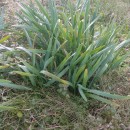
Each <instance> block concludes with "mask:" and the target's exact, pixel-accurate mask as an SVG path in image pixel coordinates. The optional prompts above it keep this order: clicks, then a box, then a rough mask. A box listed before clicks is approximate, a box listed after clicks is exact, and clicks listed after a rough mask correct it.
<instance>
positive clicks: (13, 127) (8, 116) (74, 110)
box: [0, 0, 130, 130]
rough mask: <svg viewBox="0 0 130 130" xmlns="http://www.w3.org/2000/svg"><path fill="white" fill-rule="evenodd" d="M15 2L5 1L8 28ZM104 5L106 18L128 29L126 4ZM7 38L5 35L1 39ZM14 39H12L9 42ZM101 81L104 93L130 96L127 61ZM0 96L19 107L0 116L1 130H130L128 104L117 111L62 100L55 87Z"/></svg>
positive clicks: (118, 1)
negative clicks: (113, 18)
mask: <svg viewBox="0 0 130 130" xmlns="http://www.w3.org/2000/svg"><path fill="white" fill-rule="evenodd" d="M23 1H25V2H26V0H23ZM17 2H18V0H16V1H15V0H6V2H5V1H4V4H5V7H6V17H5V21H6V22H7V23H10V25H11V24H15V23H17V19H16V16H15V12H16V11H17V12H18V11H19V7H18V6H17ZM104 2H106V3H107V4H105V3H103V5H104V6H103V10H104V11H103V12H104V13H105V14H110V15H115V16H116V18H117V22H119V21H120V20H122V19H125V20H126V21H127V22H126V23H128V26H129V22H130V2H129V0H115V1H113V0H108V1H104ZM2 5H3V4H2ZM11 28H12V27H11ZM6 34H7V32H6V33H4V34H3V35H6ZM16 39H17V38H15V36H12V39H11V40H10V42H14V41H16ZM101 81H102V82H101V86H102V89H103V90H105V91H109V92H115V93H118V94H122V95H126V94H129V95H130V58H128V59H126V61H125V63H124V64H123V65H122V67H120V68H119V69H117V70H114V71H113V72H110V73H109V74H107V75H106V76H104V77H103V78H102V80H101ZM0 94H1V97H0V102H1V103H4V102H5V101H6V102H7V103H9V104H11V105H14V106H17V107H18V109H17V110H12V111H4V112H1V113H0V129H1V130H25V129H28V130H43V129H45V130H130V101H117V103H118V104H119V105H120V106H119V107H110V106H109V105H106V104H102V103H99V102H97V101H92V100H91V102H88V103H86V102H84V101H83V100H82V99H80V98H79V97H75V96H73V95H72V94H70V98H65V97H64V96H63V95H60V94H59V93H58V92H57V90H55V89H54V87H52V89H43V90H40V91H37V92H29V93H28V92H17V91H13V90H10V89H5V88H3V89H1V90H0ZM9 99H11V101H10V100H9Z"/></svg>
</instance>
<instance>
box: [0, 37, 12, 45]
mask: <svg viewBox="0 0 130 130" xmlns="http://www.w3.org/2000/svg"><path fill="white" fill-rule="evenodd" d="M9 38H10V36H5V37H3V38H2V39H0V43H3V42H4V41H7V40H8V39H9Z"/></svg>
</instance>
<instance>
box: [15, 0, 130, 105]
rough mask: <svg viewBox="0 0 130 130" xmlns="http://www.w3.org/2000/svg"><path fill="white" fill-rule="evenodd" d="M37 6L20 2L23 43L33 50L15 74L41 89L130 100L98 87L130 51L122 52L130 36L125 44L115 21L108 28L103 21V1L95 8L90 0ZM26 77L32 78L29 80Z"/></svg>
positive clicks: (26, 48)
mask: <svg viewBox="0 0 130 130" xmlns="http://www.w3.org/2000/svg"><path fill="white" fill-rule="evenodd" d="M35 3H36V4H35V5H36V6H34V5H32V4H31V5H29V6H28V5H25V4H20V7H21V11H22V15H21V14H18V16H19V18H20V20H21V24H20V25H17V27H20V28H22V29H23V30H24V32H25V34H26V36H27V40H28V43H29V45H28V47H17V50H20V51H22V52H24V53H26V54H27V56H26V58H24V57H22V59H23V60H22V61H21V62H20V63H19V64H18V67H19V70H18V71H13V73H16V74H19V75H21V76H23V77H24V79H25V81H27V80H28V81H29V82H30V83H31V84H32V85H33V86H34V88H35V89H37V88H36V86H41V87H50V86H56V85H57V84H58V82H59V83H60V84H59V86H60V87H62V88H64V89H69V90H70V91H71V92H73V93H76V94H77V93H78V94H80V95H81V96H82V98H83V99H84V100H85V101H87V98H94V99H96V100H99V101H102V102H105V103H108V104H114V105H115V103H114V102H112V101H110V100H108V98H111V99H129V98H130V97H129V96H120V95H116V94H110V93H107V92H103V91H101V90H100V89H101V88H100V87H98V88H97V85H96V84H97V82H98V80H99V78H100V77H101V76H102V75H104V74H105V73H107V72H108V71H111V70H113V69H115V68H117V67H118V66H119V65H120V64H121V63H122V61H123V60H124V59H126V57H127V56H128V55H129V54H130V52H127V53H126V54H124V55H121V53H120V52H121V51H122V49H123V48H124V46H126V45H128V44H129V43H130V40H126V41H123V42H121V43H119V41H118V40H117V39H116V33H117V32H118V31H119V28H118V27H117V26H116V24H115V23H111V24H109V25H108V26H107V27H102V26H100V25H99V24H98V19H99V15H98V8H99V3H97V4H96V5H97V6H96V7H95V8H94V9H92V8H91V4H90V0H87V1H83V2H82V1H81V0H78V1H77V3H76V4H73V3H71V2H70V1H68V2H67V3H66V4H64V5H63V6H62V7H57V6H56V5H55V2H54V1H52V0H50V2H49V4H48V7H44V6H42V4H41V3H40V2H39V1H38V0H35ZM25 76H26V77H27V78H25Z"/></svg>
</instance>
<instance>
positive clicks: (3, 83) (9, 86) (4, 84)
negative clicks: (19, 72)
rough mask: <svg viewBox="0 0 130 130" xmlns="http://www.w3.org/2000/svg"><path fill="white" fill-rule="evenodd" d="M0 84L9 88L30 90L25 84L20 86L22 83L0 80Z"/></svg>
mask: <svg viewBox="0 0 130 130" xmlns="http://www.w3.org/2000/svg"><path fill="white" fill-rule="evenodd" d="M0 86H4V87H7V88H11V89H19V90H32V89H31V88H29V87H25V86H22V85H16V84H13V83H9V82H3V81H2V82H1V81H0Z"/></svg>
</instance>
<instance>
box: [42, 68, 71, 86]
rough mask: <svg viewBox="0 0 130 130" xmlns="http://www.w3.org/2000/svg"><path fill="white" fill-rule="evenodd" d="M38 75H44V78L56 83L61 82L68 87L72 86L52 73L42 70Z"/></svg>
mask: <svg viewBox="0 0 130 130" xmlns="http://www.w3.org/2000/svg"><path fill="white" fill-rule="evenodd" d="M40 73H42V74H44V75H46V76H48V77H50V78H52V79H54V80H56V81H58V82H61V83H63V84H66V85H69V86H72V84H71V83H70V82H69V81H66V80H63V79H61V78H59V77H57V76H56V75H54V74H52V73H49V72H47V71H44V70H42V71H41V72H40Z"/></svg>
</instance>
